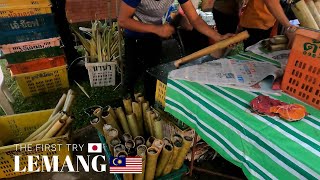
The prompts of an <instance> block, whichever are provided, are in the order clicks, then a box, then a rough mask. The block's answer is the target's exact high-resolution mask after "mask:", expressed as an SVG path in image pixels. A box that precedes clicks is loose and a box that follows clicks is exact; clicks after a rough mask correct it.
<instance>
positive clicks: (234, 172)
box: [9, 126, 245, 180]
mask: <svg viewBox="0 0 320 180" xmlns="http://www.w3.org/2000/svg"><path fill="white" fill-rule="evenodd" d="M73 134H74V137H73V139H72V143H74V144H75V143H77V144H85V145H87V143H98V142H100V140H99V138H98V135H97V132H96V130H95V129H94V128H92V127H91V126H88V127H85V128H83V129H80V130H78V131H76V132H74V133H73ZM84 149H85V151H84V152H76V153H74V156H75V155H84V156H86V155H88V153H87V147H86V146H85V147H84ZM74 159H75V158H74ZM102 163H103V164H106V162H103V161H102V160H101V161H99V162H98V167H99V164H102ZM196 165H197V166H200V167H205V168H206V169H210V170H214V171H215V172H218V173H223V174H227V175H230V176H234V177H236V178H239V179H245V176H244V175H243V173H242V171H241V169H240V168H238V167H236V166H234V165H233V164H231V163H229V162H228V161H226V160H224V159H223V158H222V157H220V156H217V158H216V159H215V160H213V161H207V162H204V163H201V164H196ZM102 179H103V180H111V179H114V178H113V175H111V174H109V173H97V172H94V171H93V170H92V169H90V172H89V173H87V172H84V171H83V170H82V171H81V170H80V172H79V173H66V172H63V173H33V174H29V175H24V176H18V177H15V178H10V179H9V180H102ZM182 179H183V180H192V179H197V180H198V179H199V180H207V179H208V180H209V179H210V180H213V179H217V180H227V179H229V178H225V177H221V176H213V175H208V174H204V173H200V172H196V171H195V172H194V174H193V176H192V177H190V176H184V177H182Z"/></svg>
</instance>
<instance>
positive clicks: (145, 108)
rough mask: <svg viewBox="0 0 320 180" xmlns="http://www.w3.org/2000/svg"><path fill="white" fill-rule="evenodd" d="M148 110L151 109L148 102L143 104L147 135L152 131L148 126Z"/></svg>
mask: <svg viewBox="0 0 320 180" xmlns="http://www.w3.org/2000/svg"><path fill="white" fill-rule="evenodd" d="M147 109H149V102H148V101H146V102H144V103H142V114H143V123H144V128H145V130H146V132H147V134H150V131H149V129H148V124H147Z"/></svg>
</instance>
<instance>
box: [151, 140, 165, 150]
mask: <svg viewBox="0 0 320 180" xmlns="http://www.w3.org/2000/svg"><path fill="white" fill-rule="evenodd" d="M152 146H153V147H156V148H158V149H159V151H160V152H161V151H162V148H163V146H164V143H163V141H162V140H161V139H155V140H154V141H153V143H152Z"/></svg>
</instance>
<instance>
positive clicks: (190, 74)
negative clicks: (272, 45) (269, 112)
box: [169, 59, 283, 94]
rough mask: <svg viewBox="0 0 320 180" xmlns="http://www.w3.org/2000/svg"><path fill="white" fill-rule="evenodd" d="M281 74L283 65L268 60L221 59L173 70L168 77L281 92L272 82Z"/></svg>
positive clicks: (245, 88)
mask: <svg viewBox="0 0 320 180" xmlns="http://www.w3.org/2000/svg"><path fill="white" fill-rule="evenodd" d="M282 74H283V71H282V70H281V69H280V68H278V67H276V66H274V65H273V64H271V63H268V62H258V61H245V60H235V59H219V60H215V61H210V62H206V63H203V64H201V65H194V66H189V67H185V68H182V69H177V70H174V71H171V72H170V73H169V78H172V79H182V80H188V81H194V82H198V83H201V84H210V85H218V86H225V87H232V88H236V89H242V90H249V91H255V92H263V93H269V94H278V93H279V92H280V91H276V90H272V84H273V82H274V80H275V79H276V78H277V77H280V76H281V75H282Z"/></svg>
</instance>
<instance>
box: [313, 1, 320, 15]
mask: <svg viewBox="0 0 320 180" xmlns="http://www.w3.org/2000/svg"><path fill="white" fill-rule="evenodd" d="M314 4H315V5H316V8H317V10H318V13H319V14H320V0H315V1H314Z"/></svg>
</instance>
